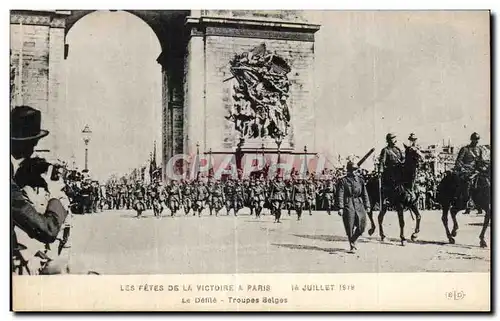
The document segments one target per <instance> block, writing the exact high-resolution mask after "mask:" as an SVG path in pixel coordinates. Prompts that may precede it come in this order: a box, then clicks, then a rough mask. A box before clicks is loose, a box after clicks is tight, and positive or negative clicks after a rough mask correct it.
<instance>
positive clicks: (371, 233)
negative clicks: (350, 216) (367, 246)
mask: <svg viewBox="0 0 500 321" xmlns="http://www.w3.org/2000/svg"><path fill="white" fill-rule="evenodd" d="M368 218H369V219H370V225H371V226H370V229H369V230H368V235H370V236H371V235H373V233H375V221H373V209H370V211H369V212H368Z"/></svg>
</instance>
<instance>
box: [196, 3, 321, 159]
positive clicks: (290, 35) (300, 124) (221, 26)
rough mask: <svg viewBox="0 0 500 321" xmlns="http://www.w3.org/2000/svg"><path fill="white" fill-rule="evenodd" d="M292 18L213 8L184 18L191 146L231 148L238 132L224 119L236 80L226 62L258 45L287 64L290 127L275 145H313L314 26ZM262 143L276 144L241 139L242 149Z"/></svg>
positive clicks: (294, 147) (297, 147)
mask: <svg viewBox="0 0 500 321" xmlns="http://www.w3.org/2000/svg"><path fill="white" fill-rule="evenodd" d="M208 15H210V16H208ZM297 16H298V13H297V12H295V11H290V12H284V13H283V12H281V11H277V12H254V11H248V12H246V11H227V10H226V11H225V10H222V11H220V10H219V11H208V12H202V16H201V17H199V18H198V17H188V19H187V26H188V27H189V28H190V30H191V38H190V41H189V45H188V48H189V53H188V55H189V57H188V65H187V67H186V68H187V69H188V71H187V73H188V74H187V84H186V86H187V90H186V91H187V95H186V97H187V98H188V99H187V102H186V109H187V110H186V113H187V114H188V117H187V119H188V124H187V125H186V126H188V128H189V129H188V131H187V132H188V135H189V140H190V142H189V144H188V145H189V146H191V150H192V146H194V145H195V144H196V141H197V140H199V141H200V144H201V148H202V150H203V149H204V150H207V149H208V148H211V149H212V150H214V151H224V152H231V151H234V150H235V149H236V148H237V144H238V143H239V141H238V139H237V137H238V133H237V131H236V130H235V126H234V123H232V122H231V121H229V120H227V119H226V116H228V115H229V113H230V110H231V109H232V108H233V106H234V99H233V86H234V85H235V84H236V83H237V81H236V80H235V79H232V74H231V72H230V70H229V63H230V60H231V59H232V58H233V57H234V55H235V54H241V53H243V52H247V51H249V50H252V49H253V48H255V47H256V46H259V45H260V44H262V43H264V44H265V45H266V48H267V50H269V51H270V52H273V53H275V54H276V55H278V56H280V57H281V58H283V59H285V60H286V61H287V62H288V64H289V65H290V67H291V72H290V73H289V74H288V79H289V80H290V83H291V86H290V96H289V98H288V101H287V105H288V107H289V109H290V114H291V121H290V125H291V128H290V129H289V134H288V136H287V137H285V139H284V140H283V142H282V144H281V149H282V151H293V150H295V151H299V152H301V151H302V148H303V147H304V146H309V147H310V148H311V149H314V145H315V107H314V99H313V91H314V83H313V81H314V79H313V75H314V33H315V32H316V31H317V30H319V26H318V25H314V24H310V23H305V22H296V17H297ZM257 17H258V18H257ZM287 19H290V20H291V21H293V22H290V21H286V20H287ZM202 79H204V81H203V83H202V81H201V80H202ZM193 91H194V92H193ZM202 129H203V130H202ZM200 132H201V133H200ZM200 136H201V137H200ZM195 137H196V138H195ZM198 137H200V138H198ZM207 143H208V144H209V146H207ZM263 143H264V145H265V147H266V148H277V145H276V142H275V141H274V140H273V139H272V138H265V139H261V138H258V139H249V138H247V139H245V143H244V146H243V149H255V148H257V149H259V148H260V146H261V145H262V144H263Z"/></svg>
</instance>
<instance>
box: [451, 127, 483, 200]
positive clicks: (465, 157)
mask: <svg viewBox="0 0 500 321" xmlns="http://www.w3.org/2000/svg"><path fill="white" fill-rule="evenodd" d="M480 138H481V137H480V136H479V134H478V133H476V132H474V133H472V135H471V136H470V144H469V145H467V146H464V147H462V148H461V149H460V151H459V152H458V156H457V159H456V161H455V167H454V169H453V171H454V172H455V173H457V174H458V176H459V177H460V179H461V180H462V181H463V183H464V189H463V190H461V191H460V190H459V191H458V192H459V193H464V194H462V195H461V196H463V197H464V198H465V197H466V198H467V200H468V198H469V191H470V186H471V179H472V176H473V174H474V173H475V172H476V171H477V165H478V162H484V161H485V155H484V154H485V151H484V149H483V148H482V147H481V146H479V145H478V143H479V139H480Z"/></svg>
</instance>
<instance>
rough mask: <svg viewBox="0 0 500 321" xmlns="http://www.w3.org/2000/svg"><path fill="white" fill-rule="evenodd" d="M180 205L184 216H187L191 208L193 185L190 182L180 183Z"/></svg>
mask: <svg viewBox="0 0 500 321" xmlns="http://www.w3.org/2000/svg"><path fill="white" fill-rule="evenodd" d="M181 189H182V205H183V207H184V214H185V215H188V214H189V212H190V211H191V208H192V206H193V199H192V197H193V185H192V184H191V182H188V181H182V188H181Z"/></svg>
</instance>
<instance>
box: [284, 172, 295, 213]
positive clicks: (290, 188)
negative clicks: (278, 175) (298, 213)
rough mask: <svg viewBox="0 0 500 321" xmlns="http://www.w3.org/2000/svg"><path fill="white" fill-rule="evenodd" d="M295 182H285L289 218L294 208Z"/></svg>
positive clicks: (286, 206)
mask: <svg viewBox="0 0 500 321" xmlns="http://www.w3.org/2000/svg"><path fill="white" fill-rule="evenodd" d="M293 187H294V184H293V180H290V179H288V180H286V182H285V208H286V209H287V210H288V216H290V215H291V211H292V208H293V202H294V201H293V195H292V194H293Z"/></svg>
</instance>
